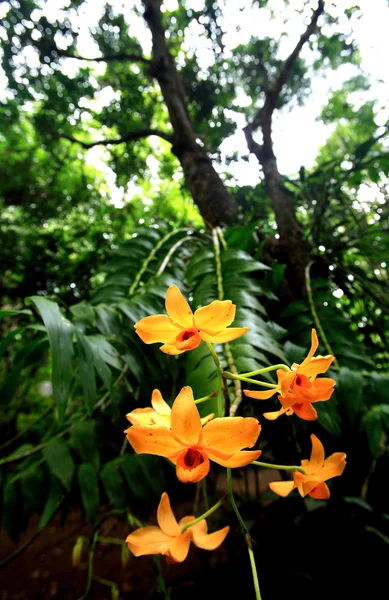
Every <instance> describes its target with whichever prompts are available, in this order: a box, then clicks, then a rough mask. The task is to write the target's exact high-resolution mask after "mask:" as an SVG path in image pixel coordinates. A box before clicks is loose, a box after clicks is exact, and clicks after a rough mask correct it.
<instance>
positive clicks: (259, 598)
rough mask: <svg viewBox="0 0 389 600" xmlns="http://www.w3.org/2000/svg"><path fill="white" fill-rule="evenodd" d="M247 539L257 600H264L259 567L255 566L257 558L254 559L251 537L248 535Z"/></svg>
mask: <svg viewBox="0 0 389 600" xmlns="http://www.w3.org/2000/svg"><path fill="white" fill-rule="evenodd" d="M245 539H246V544H247V550H248V551H249V557H250V565H251V572H252V575H253V583H254V590H255V598H256V600H262V597H261V590H260V589H259V581H258V573H257V566H256V564H255V557H254V552H253V547H252V544H251V537H250V536H247V535H246V536H245Z"/></svg>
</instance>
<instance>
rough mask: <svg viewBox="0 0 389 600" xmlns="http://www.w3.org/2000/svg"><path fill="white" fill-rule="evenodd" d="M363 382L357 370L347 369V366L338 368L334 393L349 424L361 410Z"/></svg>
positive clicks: (351, 423)
mask: <svg viewBox="0 0 389 600" xmlns="http://www.w3.org/2000/svg"><path fill="white" fill-rule="evenodd" d="M363 384H364V378H363V376H362V374H361V373H359V372H358V371H355V370H351V369H348V368H347V367H342V368H341V369H340V371H339V375H338V380H337V383H336V387H335V393H336V397H337V400H338V406H340V407H341V409H342V412H344V413H345V415H346V418H347V420H348V422H349V424H350V425H353V423H354V422H355V419H356V417H357V416H358V414H359V412H360V411H361V403H362V390H363Z"/></svg>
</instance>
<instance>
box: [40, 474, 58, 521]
mask: <svg viewBox="0 0 389 600" xmlns="http://www.w3.org/2000/svg"><path fill="white" fill-rule="evenodd" d="M62 498H63V486H62V485H61V483H60V482H59V481H58V479H57V478H56V477H52V478H51V484H50V492H49V497H48V498H47V501H46V504H45V507H44V509H43V512H42V516H41V518H40V521H39V531H42V529H44V528H45V527H47V525H48V524H49V523H50V521H51V519H52V518H53V516H54V515H55V513H56V512H57V509H58V508H59V505H60V504H61V500H62Z"/></svg>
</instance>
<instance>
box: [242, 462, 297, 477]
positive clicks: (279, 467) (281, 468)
mask: <svg viewBox="0 0 389 600" xmlns="http://www.w3.org/2000/svg"><path fill="white" fill-rule="evenodd" d="M250 464H252V465H256V466H257V467H265V468H266V469H277V471H298V472H299V473H302V474H303V475H306V472H305V471H304V469H303V468H302V467H295V466H288V465H271V464H269V463H264V462H260V461H259V460H253V462H252V463H250Z"/></svg>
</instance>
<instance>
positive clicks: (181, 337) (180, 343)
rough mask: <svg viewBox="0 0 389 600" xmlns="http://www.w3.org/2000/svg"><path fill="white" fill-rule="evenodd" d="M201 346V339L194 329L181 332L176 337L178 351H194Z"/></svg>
mask: <svg viewBox="0 0 389 600" xmlns="http://www.w3.org/2000/svg"><path fill="white" fill-rule="evenodd" d="M200 344H201V338H200V336H199V333H198V331H197V329H195V328H194V327H191V328H190V329H184V331H180V332H179V334H178V335H177V337H176V347H177V348H178V350H193V349H194V348H197V346H199V345H200Z"/></svg>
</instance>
